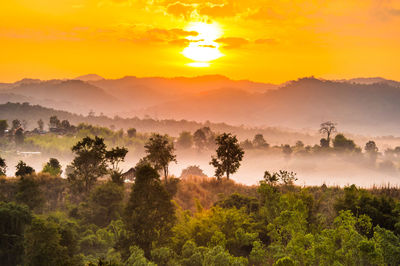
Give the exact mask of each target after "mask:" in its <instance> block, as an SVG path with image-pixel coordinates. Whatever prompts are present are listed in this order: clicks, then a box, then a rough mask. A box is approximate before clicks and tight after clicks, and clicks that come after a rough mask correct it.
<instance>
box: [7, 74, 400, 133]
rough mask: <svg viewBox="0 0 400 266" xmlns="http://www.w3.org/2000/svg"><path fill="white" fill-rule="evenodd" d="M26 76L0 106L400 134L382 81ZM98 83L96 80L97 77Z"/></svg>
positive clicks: (395, 93) (393, 95) (394, 100)
mask: <svg viewBox="0 0 400 266" xmlns="http://www.w3.org/2000/svg"><path fill="white" fill-rule="evenodd" d="M85 77H86V78H88V79H91V78H93V80H89V81H83V80H48V81H40V80H35V79H24V80H21V81H18V82H16V83H10V84H4V83H3V84H0V103H5V102H30V103H34V104H40V105H42V106H46V107H51V108H56V109H60V110H67V111H71V112H74V113H79V114H87V113H88V112H89V111H90V110H93V111H94V112H95V113H97V114H99V113H104V114H106V115H109V116H114V115H119V116H121V117H134V116H139V117H146V116H150V117H154V118H156V119H159V118H160V119H186V120H196V121H202V122H205V121H212V122H219V123H228V124H233V125H249V126H252V127H254V126H276V127H281V126H283V127H288V128H297V129H299V128H312V129H315V128H318V126H319V124H320V123H321V122H323V121H326V120H332V121H335V122H338V123H339V129H340V130H344V131H350V132H354V133H359V134H363V135H366V134H376V135H390V134H393V135H399V134H400V123H399V118H400V104H399V103H400V85H399V84H400V83H399V82H397V81H392V80H386V79H382V78H357V79H350V80H339V81H329V80H321V79H316V78H302V79H299V80H296V81H290V82H286V83H284V84H282V85H281V86H278V85H273V84H264V83H257V82H252V81H246V80H241V81H235V80H231V79H229V78H227V77H224V76H220V75H209V76H200V77H192V78H186V77H177V78H160V77H150V78H138V77H132V76H128V77H124V78H121V79H97V78H99V76H97V75H94V76H93V75H89V76H84V77H83V79H85ZM100 78H101V77H100Z"/></svg>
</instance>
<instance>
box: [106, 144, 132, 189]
mask: <svg viewBox="0 0 400 266" xmlns="http://www.w3.org/2000/svg"><path fill="white" fill-rule="evenodd" d="M127 153H128V150H127V149H126V148H120V147H116V148H112V149H111V150H109V151H107V152H106V159H107V161H108V162H109V163H110V164H111V169H110V175H111V180H112V181H113V182H114V183H116V184H119V185H122V184H124V181H125V180H123V178H122V172H121V169H119V164H120V163H121V162H123V161H124V160H125V156H126V154H127Z"/></svg>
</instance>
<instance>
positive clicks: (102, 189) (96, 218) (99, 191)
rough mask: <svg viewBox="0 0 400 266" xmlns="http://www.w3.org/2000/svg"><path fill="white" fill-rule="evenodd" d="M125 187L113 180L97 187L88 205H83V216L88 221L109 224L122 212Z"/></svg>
mask: <svg viewBox="0 0 400 266" xmlns="http://www.w3.org/2000/svg"><path fill="white" fill-rule="evenodd" d="M123 197H124V191H123V188H122V187H121V186H119V185H117V184H115V183H113V182H107V183H105V184H103V185H99V186H97V187H95V188H94V189H93V190H92V191H91V192H90V195H89V200H88V203H87V206H83V207H82V212H83V213H82V216H83V217H84V219H85V220H87V223H93V224H96V225H97V226H100V227H105V226H107V225H108V224H109V223H110V222H111V221H112V220H117V219H119V218H120V217H121V214H122V209H123V205H122V200H123Z"/></svg>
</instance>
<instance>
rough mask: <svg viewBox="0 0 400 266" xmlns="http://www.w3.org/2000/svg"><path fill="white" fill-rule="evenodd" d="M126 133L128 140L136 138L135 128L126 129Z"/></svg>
mask: <svg viewBox="0 0 400 266" xmlns="http://www.w3.org/2000/svg"><path fill="white" fill-rule="evenodd" d="M127 133H128V137H130V138H134V137H136V128H130V129H128V131H127Z"/></svg>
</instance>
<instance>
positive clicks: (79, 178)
mask: <svg viewBox="0 0 400 266" xmlns="http://www.w3.org/2000/svg"><path fill="white" fill-rule="evenodd" d="M72 151H73V153H75V158H74V160H73V161H72V163H71V165H70V167H69V168H68V169H69V173H68V180H69V181H70V182H71V183H72V184H73V185H74V186H75V187H76V188H78V189H79V190H84V191H86V192H89V191H90V189H91V188H92V186H93V184H94V183H95V182H96V180H97V178H99V177H100V176H103V175H105V174H106V173H107V161H106V145H105V144H104V139H102V138H99V137H97V136H96V137H95V138H94V139H93V138H90V137H85V138H83V139H82V140H81V141H79V142H78V143H77V144H76V145H75V146H73V147H72Z"/></svg>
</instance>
